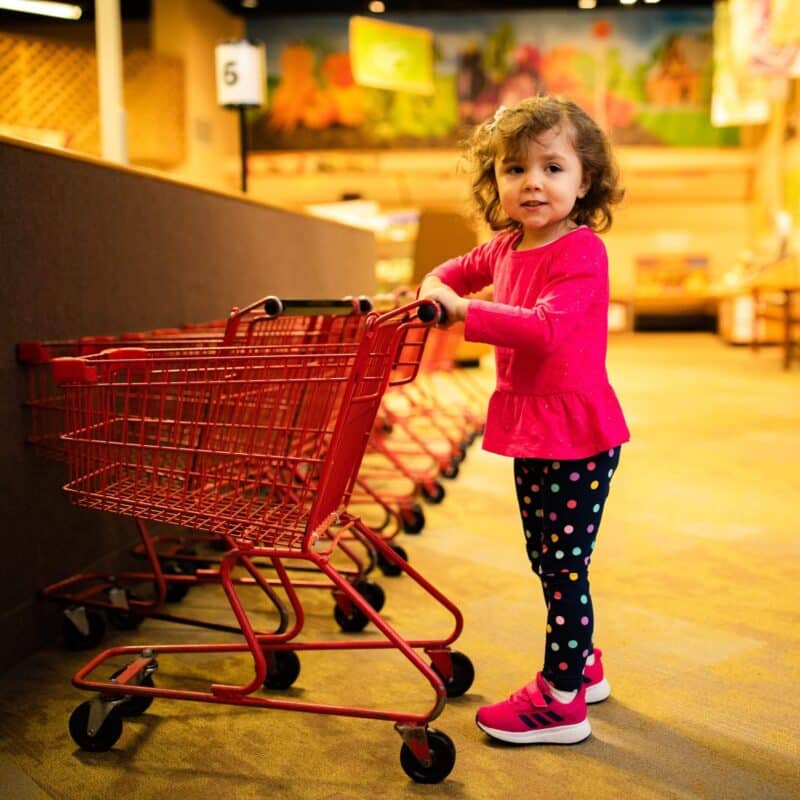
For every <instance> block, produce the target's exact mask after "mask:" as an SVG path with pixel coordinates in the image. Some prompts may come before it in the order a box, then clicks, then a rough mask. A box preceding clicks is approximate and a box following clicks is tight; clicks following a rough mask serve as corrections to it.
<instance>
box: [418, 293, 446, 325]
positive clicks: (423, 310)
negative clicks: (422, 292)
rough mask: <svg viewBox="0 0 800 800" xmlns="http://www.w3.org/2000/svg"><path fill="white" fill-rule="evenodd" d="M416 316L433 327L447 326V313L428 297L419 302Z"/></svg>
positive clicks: (439, 304) (440, 305)
mask: <svg viewBox="0 0 800 800" xmlns="http://www.w3.org/2000/svg"><path fill="white" fill-rule="evenodd" d="M417 316H418V317H419V318H420V320H421V321H422V322H433V323H434V324H435V325H439V326H444V325H447V311H446V310H445V307H444V306H443V305H442V304H441V303H437V302H436V301H435V300H432V299H431V298H430V297H426V298H425V299H424V300H422V301H421V305H420V306H419V308H418V309H417Z"/></svg>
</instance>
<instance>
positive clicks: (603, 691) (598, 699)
mask: <svg viewBox="0 0 800 800" xmlns="http://www.w3.org/2000/svg"><path fill="white" fill-rule="evenodd" d="M583 685H584V686H585V688H586V702H587V703H589V704H591V703H602V702H603V700H605V699H606V698H607V697H608V696H609V695H610V694H611V684H610V683H609V682H608V681H607V680H606V677H605V675H604V674H603V651H602V650H598V649H597V648H595V650H594V664H592V666H591V667H590V666H589V665H588V664H587V665H586V666H585V667H584V668H583Z"/></svg>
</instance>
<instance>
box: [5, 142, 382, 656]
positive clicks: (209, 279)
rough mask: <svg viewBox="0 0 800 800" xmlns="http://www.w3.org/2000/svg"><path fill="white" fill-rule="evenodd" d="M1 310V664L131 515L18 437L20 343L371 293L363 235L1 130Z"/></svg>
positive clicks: (122, 548) (114, 550)
mask: <svg viewBox="0 0 800 800" xmlns="http://www.w3.org/2000/svg"><path fill="white" fill-rule="evenodd" d="M0 175H2V180H1V181H0V297H2V299H3V308H4V313H3V315H2V323H1V324H0V331H1V332H2V333H1V334H0V335H2V343H3V347H2V351H0V352H2V357H0V381H2V385H1V386H0V413H2V419H3V421H4V425H5V435H4V437H3V438H2V449H3V457H2V460H1V461H0V497H1V498H2V500H3V510H4V512H5V513H4V515H3V516H4V523H5V524H4V531H3V534H2V535H3V543H4V558H3V559H2V562H0V563H2V565H3V566H2V570H0V572H2V575H0V641H3V642H4V646H3V648H0V669H2V668H3V667H4V666H7V665H8V664H11V663H14V662H15V661H17V660H18V659H19V658H21V657H22V656H24V655H25V654H26V653H27V652H29V651H30V650H31V649H33V648H35V647H37V646H39V645H41V644H42V643H44V642H45V641H48V640H49V639H51V638H52V637H53V636H54V635H55V631H56V629H57V626H58V623H59V615H58V613H57V612H56V611H55V609H53V608H51V607H50V606H49V604H42V602H41V601H38V600H37V592H38V589H39V588H40V587H41V586H43V585H46V584H48V583H50V582H52V581H55V580H60V579H62V578H65V577H68V576H69V575H71V574H73V573H75V572H77V571H80V570H85V569H90V568H95V567H96V566H97V565H104V564H105V565H108V564H120V563H122V561H123V554H124V553H126V552H127V548H128V547H129V545H130V543H131V541H132V540H133V538H134V537H135V529H134V527H133V523H132V522H131V521H130V520H128V519H118V518H114V517H112V516H109V515H104V514H98V513H90V512H86V511H83V510H79V509H76V508H73V507H71V506H70V505H69V504H68V503H67V501H66V499H65V497H64V496H63V494H62V492H61V491H60V489H59V487H60V485H61V483H62V482H63V479H64V467H63V465H60V464H56V463H53V462H49V461H44V460H42V459H39V458H37V457H35V456H34V455H33V453H32V452H31V450H30V449H29V448H28V447H27V446H26V445H25V444H24V437H25V424H24V422H25V419H24V414H23V411H22V404H23V401H24V399H25V395H26V389H25V372H24V370H23V369H22V368H21V367H20V366H19V365H18V364H17V362H16V359H15V345H16V343H17V342H19V341H25V340H43V339H66V338H74V337H78V336H83V335H91V334H106V333H107V334H115V333H121V332H124V331H137V330H147V329H152V328H157V327H166V326H173V325H180V324H182V323H184V322H193V321H202V320H208V319H213V318H223V317H225V316H226V315H227V313H228V312H229V311H230V308H231V307H232V306H234V305H245V304H247V303H249V302H251V301H254V300H256V299H258V298H259V297H261V296H263V295H266V294H277V295H282V296H284V297H301V296H306V297H339V296H342V295H344V294H370V293H372V292H374V290H375V283H374V264H375V244H374V238H373V236H372V234H371V233H369V232H366V231H362V230H357V229H354V228H350V227H347V226H344V225H340V224H338V223H336V222H329V221H325V220H318V219H314V218H312V217H307V216H303V215H300V214H294V213H291V212H288V211H284V210H281V209H275V208H270V207H266V206H264V205H262V204H259V203H255V202H252V201H250V200H248V199H245V198H242V197H239V196H231V195H224V194H219V193H215V192H208V191H204V190H202V189H198V188H195V187H192V186H187V185H185V184H179V183H175V182H173V181H169V180H164V179H161V178H158V177H156V176H151V175H149V174H147V173H140V172H135V171H133V170H128V169H125V168H117V167H112V166H109V165H107V164H103V163H101V162H98V161H94V160H90V159H84V158H75V157H71V156H65V155H62V154H60V153H57V152H54V151H48V150H45V149H42V148H36V147H30V146H27V145H23V144H20V143H16V142H12V141H9V140H5V139H2V138H0Z"/></svg>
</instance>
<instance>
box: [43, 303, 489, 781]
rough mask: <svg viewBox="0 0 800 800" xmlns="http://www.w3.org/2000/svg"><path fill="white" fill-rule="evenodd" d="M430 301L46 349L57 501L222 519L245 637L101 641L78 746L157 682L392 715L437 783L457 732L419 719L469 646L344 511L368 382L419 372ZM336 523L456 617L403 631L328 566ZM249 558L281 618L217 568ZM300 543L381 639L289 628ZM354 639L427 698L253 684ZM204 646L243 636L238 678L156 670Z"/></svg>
mask: <svg viewBox="0 0 800 800" xmlns="http://www.w3.org/2000/svg"><path fill="white" fill-rule="evenodd" d="M437 310H438V309H437V307H436V306H435V305H434V304H432V303H430V302H426V301H420V302H417V303H413V304H410V305H409V306H405V307H402V308H399V309H396V310H394V311H391V312H389V313H386V314H383V315H378V314H375V313H372V314H370V315H369V317H368V319H367V322H366V325H365V326H364V330H363V336H362V337H361V338H360V340H359V341H354V342H346V343H333V344H321V343H319V342H310V343H302V344H301V343H295V344H291V345H258V346H251V345H241V344H239V345H236V346H233V347H230V348H226V347H220V346H217V347H214V348H210V349H208V350H207V351H204V350H202V349H194V350H191V351H187V350H177V351H170V350H169V349H164V350H161V351H148V350H145V349H136V348H127V349H123V350H117V351H106V352H104V353H100V354H97V355H91V356H87V357H84V358H72V359H56V360H55V361H54V364H53V367H54V371H55V374H56V376H57V379H58V380H59V382H60V383H62V384H63V385H64V388H65V399H66V406H67V427H68V430H69V432H68V433H67V434H66V435H65V440H66V443H67V450H68V456H69V465H70V481H69V483H68V484H67V486H66V487H65V489H66V491H67V492H68V493H69V494H70V497H71V498H72V500H73V501H74V502H76V503H77V504H79V505H82V506H84V507H87V508H91V509H96V510H102V511H106V512H113V513H118V514H124V515H130V516H133V517H135V518H137V519H149V520H159V521H164V522H169V523H172V524H176V525H184V526H189V527H193V528H198V529H201V530H205V531H210V532H214V533H217V534H219V535H221V536H223V537H224V538H225V539H226V541H227V542H228V543H229V545H230V548H231V549H230V551H229V552H228V553H227V554H226V555H225V556H224V557H223V559H222V562H221V564H220V575H221V583H222V587H223V589H224V591H225V594H226V597H227V599H228V602H229V604H230V606H231V609H232V611H233V613H234V615H235V617H236V620H237V623H238V625H239V626H240V628H241V632H242V636H243V638H244V641H243V642H236V643H230V642H228V643H221V644H205V643H203V644H199V643H198V644H188V645H187V644H184V645H171V644H161V645H159V644H154V645H149V646H147V647H144V648H142V647H133V646H127V647H114V648H110V649H108V650H105V651H104V652H102V653H100V654H99V655H98V656H96V657H95V658H93V659H92V660H91V661H90V662H89V663H88V664H86V665H85V666H84V667H82V668H81V669H80V670H79V671H78V672H77V674H76V675H75V676H74V678H73V683H74V685H75V686H76V687H78V688H80V689H89V690H96V691H97V692H99V694H98V696H97V697H96V698H95V699H94V700H91V701H87V702H85V703H83V704H81V705H80V706H79V707H78V708H77V709H76V710H75V712H74V713H73V715H72V717H71V719H70V733H71V734H72V736H73V738H74V739H75V741H76V742H77V744H78V745H79V746H80V747H82V748H84V749H87V750H107V749H109V748H110V747H112V746H113V745H114V743H115V742H116V741H117V739H118V738H119V736H120V735H121V733H122V718H123V716H130V715H133V714H138V713H143V712H144V711H145V710H146V709H147V707H148V706H149V705H150V703H151V702H152V700H153V699H154V698H156V697H160V698H169V699H176V700H193V701H199V702H211V703H224V704H229V705H236V706H254V707H263V708H276V709H284V710H294V711H304V712H313V713H318V714H335V715H342V716H352V717H364V718H373V719H385V720H391V721H394V723H395V727H396V729H397V730H398V731H399V732H400V734H401V735H402V738H403V742H404V744H403V746H402V749H401V764H402V766H403V768H404V770H405V771H406V773H407V774H408V775H409V776H410V777H412V778H413V779H414V780H416V781H419V782H438V781H441V780H443V779H444V778H445V777H446V776H447V775H448V774H449V773H450V771H451V769H452V767H453V764H454V762H455V748H454V746H453V744H452V742H451V741H450V739H449V738H448V737H447V736H446V735H445V734H443V733H440V732H438V731H434V730H430V729H428V723H429V722H430V721H432V720H433V719H435V718H436V717H437V716H439V714H440V713H441V712H442V710H443V708H444V705H445V698H446V697H447V696H451V697H452V696H457V695H460V694H463V693H464V692H465V691H466V690H467V689H468V688H469V686H470V685H471V683H472V680H473V675H474V673H473V669H472V665H471V663H470V661H469V659H468V658H467V657H466V656H464V655H463V654H461V653H458V652H453V651H452V650H451V648H450V645H451V644H452V643H453V642H454V641H455V640H456V639H457V638H458V636H459V635H460V632H461V629H462V625H463V620H462V616H461V613H460V611H459V610H458V608H457V607H456V606H455V605H454V604H453V603H452V602H451V601H450V600H449V599H447V598H446V597H445V596H444V595H443V594H442V593H441V592H439V591H438V590H437V589H436V588H435V587H433V586H432V585H431V584H430V583H429V582H428V581H427V580H426V579H425V578H424V577H423V576H422V575H421V574H420V573H419V572H417V571H416V570H414V569H413V568H412V567H410V566H409V565H408V563H407V562H406V561H404V560H403V559H402V558H400V557H399V556H398V555H397V553H396V552H394V551H393V550H392V548H391V547H390V546H389V545H388V544H387V543H386V542H385V541H383V540H382V539H381V538H380V536H378V535H377V534H376V533H375V532H374V531H371V530H370V529H369V528H368V527H367V526H366V525H364V524H363V523H362V522H361V520H360V519H359V518H358V517H357V516H355V515H353V514H352V513H350V512H349V511H348V501H349V499H350V496H351V494H352V491H353V487H354V485H355V481H356V479H357V476H358V471H359V466H360V464H361V460H362V458H363V455H364V451H365V448H366V446H367V441H368V439H369V435H370V431H371V429H372V425H373V423H374V420H375V416H376V413H377V410H378V407H379V405H380V402H381V399H382V397H383V394H384V392H385V390H386V388H387V386H388V385H389V383H390V381H391V382H395V383H397V382H407V381H410V380H412V379H413V378H414V376H415V375H416V371H417V369H418V366H419V361H420V358H421V355H422V351H423V348H424V344H425V336H424V334H425V332H426V331H427V326H428V325H430V324H431V323H432V322H433V321H434V319H435V318H436V313H437ZM418 315H422V316H427V319H428V321H427V322H422V321H421V320H420V319H419V316H418ZM350 531H358V534H359V536H362V537H364V538H365V539H366V540H367V541H368V542H369V543H370V545H371V546H373V547H374V548H375V549H376V551H377V552H378V553H380V555H381V557H382V558H384V559H385V560H387V561H390V562H392V563H394V564H395V565H396V567H397V568H398V569H400V570H402V571H403V572H404V573H405V574H407V575H408V576H409V577H410V578H411V579H412V580H413V581H414V582H416V584H417V585H418V586H419V587H420V588H421V589H422V590H423V591H425V592H426V593H427V594H428V596H429V597H430V598H431V599H432V600H434V601H435V602H437V603H438V604H440V605H441V607H443V609H444V610H446V611H447V612H449V615H450V616H451V617H452V621H453V624H452V630H451V631H450V632H449V633H448V634H447V635H446V636H444V637H441V638H437V639H431V638H428V639H410V638H405V637H403V636H401V635H400V634H399V633H398V632H397V631H396V630H395V629H394V628H393V627H392V626H390V625H389V624H388V623H387V622H386V621H385V620H384V619H383V618H382V617H381V616H380V615H379V613H378V612H377V611H375V610H374V609H373V608H372V606H371V605H370V604H369V603H368V602H367V601H366V600H365V599H364V598H363V597H362V596H361V595H360V594H359V592H358V591H357V590H356V589H355V588H354V587H353V586H352V584H351V583H350V582H349V581H348V580H347V579H346V577H345V576H344V575H342V574H341V573H340V572H339V571H338V570H337V568H336V567H335V566H334V564H333V562H332V561H331V554H332V553H333V551H334V549H335V547H336V544H337V542H338V540H339V539H340V538H341V537H343V536H345V535H347V534H348V532H350ZM253 559H267V560H269V562H270V563H271V565H272V567H273V568H274V569H275V571H276V572H277V574H278V576H279V581H280V585H281V587H282V589H283V590H284V592H285V594H286V597H287V598H288V601H289V603H290V604H291V607H292V610H293V612H294V614H293V618H294V623H293V624H292V625H291V626H290V627H289V629H288V630H281V631H276V632H273V633H262V632H258V631H256V630H255V629H254V628H253V625H252V624H251V621H250V619H249V617H248V614H247V611H246V610H245V608H244V605H243V603H242V601H241V599H240V597H239V595H238V592H237V588H236V584H235V582H234V581H233V580H232V578H231V572H232V570H233V569H234V568H235V567H237V566H238V565H240V564H244V565H245V566H246V567H247V568H248V569H250V570H252V569H255V563H254V561H253ZM297 559H302V560H305V561H307V562H311V563H312V564H313V565H314V566H315V567H316V568H317V569H319V570H320V571H321V572H322V573H323V574H324V575H325V576H326V577H327V578H328V579H329V580H330V582H331V584H332V586H334V587H335V588H334V591H335V592H336V593H337V594H338V595H340V596H341V597H342V598H344V599H345V600H346V602H347V604H350V605H352V607H353V608H356V609H358V611H359V612H360V613H361V614H363V615H364V616H365V617H366V618H367V619H368V620H369V621H370V622H372V623H373V625H374V626H375V628H377V630H378V631H379V632H380V633H381V634H382V636H383V638H382V639H379V640H373V639H371V640H358V641H338V640H337V641H317V640H315V641H308V640H307V639H306V638H304V637H301V633H302V632H303V628H304V613H303V608H302V605H301V603H300V601H299V599H298V595H297V593H296V591H295V589H294V586H293V583H292V579H291V577H290V573H289V571H288V570H287V568H286V562H287V561H292V560H297ZM366 649H370V650H378V649H393V650H397V651H399V652H400V653H401V654H402V655H403V656H405V657H406V659H407V660H408V662H409V663H410V665H411V666H412V667H413V669H414V670H416V672H417V673H419V674H420V675H421V676H422V677H423V678H424V679H425V680H426V681H427V682H428V684H430V687H431V688H432V690H433V695H434V696H433V702H432V705H431V707H430V709H429V710H428V712H427V713H418V712H416V713H412V712H404V711H395V710H387V709H375V708H365V707H360V706H347V705H339V704H337V705H330V704H320V703H311V702H299V701H290V700H281V699H276V698H271V697H263V696H258V695H256V694H255V693H256V692H257V691H259V690H261V689H262V687H263V686H264V685H265V684H266V685H268V686H269V687H271V688H273V689H274V688H276V686H278V685H280V686H281V687H282V688H286V687H288V686H290V685H291V684H292V683H293V682H294V680H295V679H296V678H297V676H298V674H299V671H300V663H299V658H298V656H297V653H298V652H304V651H311V650H317V651H326V650H327V651H330V650H366ZM419 651H422V653H424V655H425V656H427V658H423V655H422V654H421V653H420V652H419ZM210 652H213V653H221V652H222V653H242V652H244V653H249V655H250V656H251V657H252V660H253V667H254V674H253V677H252V679H251V680H250V681H249V682H247V683H246V684H244V685H225V684H219V683H214V682H211V684H210V687H209V689H208V690H207V691H196V690H191V691H189V690H183V689H171V688H162V687H158V686H156V685H155V683H154V679H153V674H154V672H155V670H156V668H157V666H158V658H159V657H161V656H163V655H167V654H179V653H180V654H186V653H210ZM119 656H123V657H126V658H130V659H131V660H130V662H129V663H128V665H127V666H126V667H124V668H122V669H121V670H117V671H116V672H115V674H114V676H113V677H112V678H111V679H108V680H97V679H95V678H93V677H92V673H94V671H95V670H96V669H97V668H98V667H100V666H101V665H102V664H104V663H105V662H106V661H108V660H109V659H111V658H116V657H119ZM268 675H269V676H270V680H268ZM418 677H419V675H418Z"/></svg>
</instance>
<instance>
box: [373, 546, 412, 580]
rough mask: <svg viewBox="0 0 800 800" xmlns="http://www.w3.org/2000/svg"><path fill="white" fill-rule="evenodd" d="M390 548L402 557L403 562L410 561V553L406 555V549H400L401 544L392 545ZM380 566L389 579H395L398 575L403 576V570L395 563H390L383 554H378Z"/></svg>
mask: <svg viewBox="0 0 800 800" xmlns="http://www.w3.org/2000/svg"><path fill="white" fill-rule="evenodd" d="M389 547H390V548H391V549H392V551H393V552H395V553H397V555H398V556H400V558H402V559H403V561H408V553H406V551H405V549H404V548H402V547H400V545H399V544H390V545H389ZM378 566H379V567H380V570H381V572H382V573H383V574H384V575H386V577H387V578H394V577H396V576H397V575H402V574H403V568H402V567H401V566H400V565H399V564H396V563H395V562H394V561H390V560H389V559H388V558H386V556H385V555H383V554H382V553H378Z"/></svg>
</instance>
